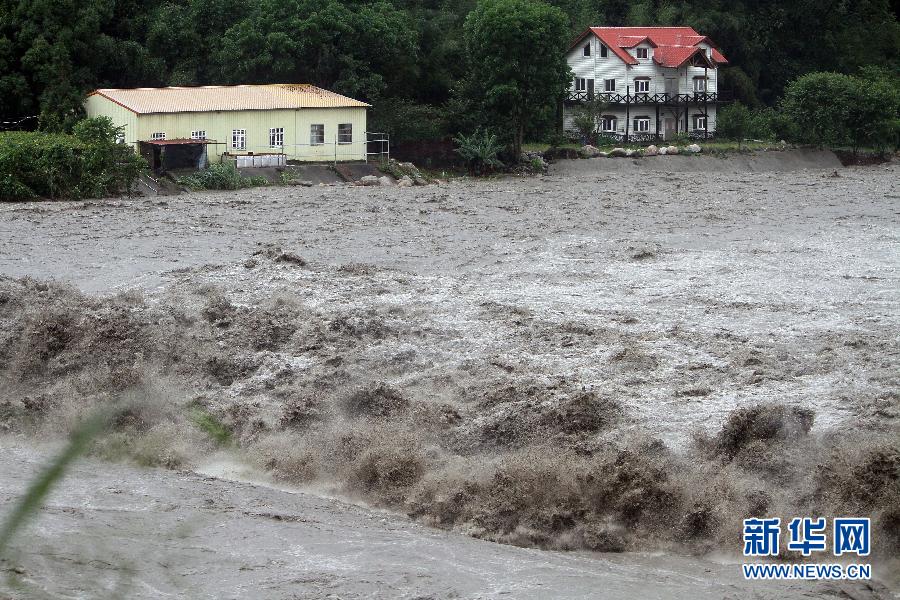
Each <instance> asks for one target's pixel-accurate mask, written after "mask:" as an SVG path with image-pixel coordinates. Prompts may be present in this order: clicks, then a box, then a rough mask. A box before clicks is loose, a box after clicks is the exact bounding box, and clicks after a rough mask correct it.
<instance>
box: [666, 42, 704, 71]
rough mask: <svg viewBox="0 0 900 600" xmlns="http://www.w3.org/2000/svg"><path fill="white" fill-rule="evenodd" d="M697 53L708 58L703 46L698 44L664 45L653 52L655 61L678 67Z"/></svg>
mask: <svg viewBox="0 0 900 600" xmlns="http://www.w3.org/2000/svg"><path fill="white" fill-rule="evenodd" d="M695 54H700V55H701V56H703V58H704V59H705V58H706V53H705V52H704V51H703V48H698V47H696V46H662V47H660V48H657V49H656V50H655V51H654V52H653V62H655V63H656V64H658V65H662V66H664V67H671V68H673V69H677V68H678V67H680V66H681V65H683V64H684V63H686V62H687V61H688V60H690V59H691V57H692V56H694V55H695Z"/></svg>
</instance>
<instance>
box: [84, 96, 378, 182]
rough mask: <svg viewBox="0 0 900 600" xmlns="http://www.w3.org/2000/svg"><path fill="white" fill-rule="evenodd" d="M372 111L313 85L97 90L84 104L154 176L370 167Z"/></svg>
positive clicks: (349, 99) (356, 101)
mask: <svg viewBox="0 0 900 600" xmlns="http://www.w3.org/2000/svg"><path fill="white" fill-rule="evenodd" d="M368 108H369V105H368V104H366V103H365V102H361V101H359V100H354V99H352V98H347V97H346V96H342V95H340V94H336V93H334V92H330V91H328V90H324V89H321V88H318V87H316V86H313V85H308V84H270V85H236V86H202V87H165V88H134V89H99V90H96V91H94V92H92V93H91V94H89V95H88V97H87V99H86V100H85V110H86V111H87V115H88V116H89V117H101V116H105V117H109V118H110V119H111V120H112V122H113V123H114V124H115V125H116V126H119V127H123V128H124V136H123V138H122V139H121V141H122V142H125V143H129V144H132V145H133V146H134V147H135V150H136V151H138V152H140V153H141V155H142V156H144V157H145V158H147V159H148V162H150V165H151V167H152V168H154V170H160V169H166V168H174V167H186V166H196V167H202V166H204V165H205V163H206V162H207V161H208V162H219V161H221V160H223V159H225V160H234V161H235V162H236V164H237V165H238V166H252V165H256V166H271V165H277V164H283V163H284V160H285V159H294V160H302V161H321V162H325V161H328V162H333V161H359V160H365V159H366V153H367V147H368V144H367V133H366V111H367V109H368ZM167 161H168V164H166V163H167Z"/></svg>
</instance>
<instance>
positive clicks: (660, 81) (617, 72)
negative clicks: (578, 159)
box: [563, 27, 728, 141]
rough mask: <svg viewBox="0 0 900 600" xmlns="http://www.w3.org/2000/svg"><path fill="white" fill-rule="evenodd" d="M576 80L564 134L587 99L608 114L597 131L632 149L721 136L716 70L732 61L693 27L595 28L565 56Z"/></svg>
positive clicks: (565, 113)
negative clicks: (656, 142)
mask: <svg viewBox="0 0 900 600" xmlns="http://www.w3.org/2000/svg"><path fill="white" fill-rule="evenodd" d="M567 60H568V62H569V67H571V69H572V71H573V73H574V78H573V81H572V85H571V87H570V90H569V95H568V98H567V100H566V102H565V103H564V106H563V128H564V129H565V130H566V131H568V132H574V131H575V127H574V123H573V117H574V114H575V111H576V108H577V107H578V106H579V105H580V104H583V103H584V102H585V101H587V100H590V99H599V100H602V101H603V102H604V103H605V104H606V105H607V108H606V109H605V110H604V114H603V117H602V119H601V120H600V123H598V131H600V132H601V133H602V134H604V135H607V136H609V137H612V138H615V139H621V140H627V141H651V140H657V139H671V138H672V137H674V136H676V135H678V134H683V133H687V134H689V135H690V136H691V137H695V138H704V137H709V136H711V135H712V134H713V133H714V132H715V130H716V106H717V104H719V103H721V102H723V101H725V100H726V98H725V96H724V94H721V93H719V91H718V87H719V86H718V80H719V77H718V67H719V66H720V65H724V64H727V63H728V61H727V60H726V59H725V57H724V56H723V55H722V53H721V52H720V51H719V49H718V48H717V47H716V45H715V43H713V41H712V40H710V39H709V38H708V37H706V36H704V35H700V34H699V33H697V32H696V31H695V30H694V29H693V28H691V27H591V28H590V29H588V30H587V31H585V32H584V33H583V34H581V35H580V36H579V37H578V38H577V39H576V40H575V41H574V42H573V43H572V46H571V47H570V49H569V52H568V54H567Z"/></svg>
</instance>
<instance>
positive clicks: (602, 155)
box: [597, 152, 609, 158]
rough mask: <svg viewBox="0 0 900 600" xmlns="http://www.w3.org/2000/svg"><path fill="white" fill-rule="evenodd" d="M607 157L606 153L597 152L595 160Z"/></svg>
mask: <svg viewBox="0 0 900 600" xmlns="http://www.w3.org/2000/svg"><path fill="white" fill-rule="evenodd" d="M607 156H609V153H608V152H598V153H597V158H606V157H607Z"/></svg>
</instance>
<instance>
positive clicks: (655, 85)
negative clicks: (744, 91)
mask: <svg viewBox="0 0 900 600" xmlns="http://www.w3.org/2000/svg"><path fill="white" fill-rule="evenodd" d="M586 44H590V45H591V55H590V56H584V55H583V48H584V46H585V45H586ZM601 44H602V42H601V41H600V39H599V38H598V37H597V36H595V35H593V34H590V35H589V36H588V37H587V38H585V39H584V40H583V41H582V42H581V43H579V44H578V45H577V46H575V48H573V49H572V50H571V51H570V52H569V53H568V55H567V57H566V58H567V60H568V62H569V67H570V68H571V69H572V71H573V72H574V75H573V81H572V83H571V84H570V86H569V89H570V90H571V91H575V81H574V78H578V77H580V78H584V79H593V80H594V91H595V92H596V93H602V92H604V91H605V90H604V80H606V79H615V80H616V92H617V93H620V94H624V93H626V91H630V92H631V93H632V94H633V93H634V91H635V83H634V80H635V79H636V78H641V77H647V78H649V80H650V89H649V92H648V93H650V94H662V93H664V92H665V91H666V79H667V78H674V79H677V81H678V93H679V94H692V93H694V77H695V76H706V77H707V91H708V92H710V93H711V92H715V91H717V90H718V70H717V69H703V68H700V67H692V66H685V67H682V68H681V69H669V68H665V67H662V66H660V65H658V64H656V63H655V62H653V52H654V48H653V47H652V46H650V45H649V44H641V45H639V46H636V47H635V48H628V49H627V50H626V51H627V52H628V53H629V54H631V56H633V57H634V58H635V59H636V60H638V64H636V65H628V64H626V63H625V62H624V61H623V60H622V59H621V58H619V57H618V56H616V54H615V53H614V52H613V51H612V50H611V49H610V50H609V52H608V56H607V57H606V58H603V57H601V56H600V46H601ZM699 46H700V47H701V48H703V49H704V51H705V52H706V53H707V56H709V54H710V52H711V47H710V46H709V44H706V43H702V44H700V45H699ZM637 48H646V49H647V58H646V59H638V58H637ZM574 109H575V107H574V106H568V105H566V106H565V107H564V108H563V129H564V130H565V131H570V132H571V131H574V130H575V127H574V125H573V123H572V119H573V116H574ZM702 109H703V107H702V106H691V107H690V108H689V109H688V119H687V123H685V117H684V107H681V108H680V109H679V110H678V114H677V115H676V114H675V109H674V107H662V106H661V107H660V133H664V131H665V119H666V118H672V119H677V120H678V122H679V124H678V130H679V131H681V132H683V131H685V130H686V128H687V129H688V130H690V129H692V127H693V123H692V121H693V115H695V114H700V113H702V112H703V110H702ZM630 113H631V119H632V120H633V119H634V117H635V116H648V117H650V132H651V133H655V132H656V108H655V107H654V106H653V105H631V107H630ZM606 114H609V115H614V116H616V117H617V120H618V123H617V124H618V128H617V133H619V134H624V133H625V106H610V107H609V108H608V110H607V111H606ZM707 114H708V120H709V125H708V128H709V131H710V132H711V133H712V132H714V131H715V121H716V106H715V105H714V104H710V105H708V107H707ZM629 132H633V123H630V124H629Z"/></svg>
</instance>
